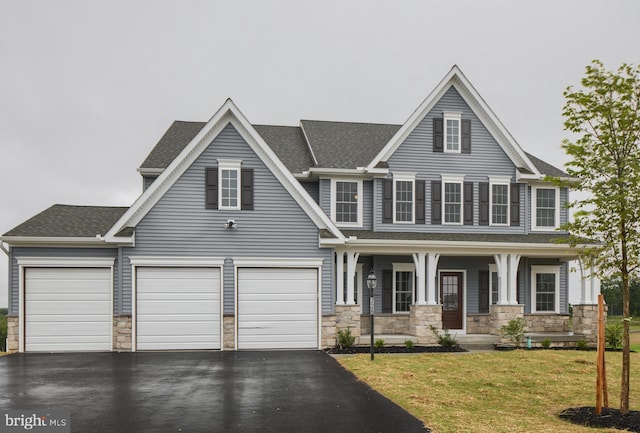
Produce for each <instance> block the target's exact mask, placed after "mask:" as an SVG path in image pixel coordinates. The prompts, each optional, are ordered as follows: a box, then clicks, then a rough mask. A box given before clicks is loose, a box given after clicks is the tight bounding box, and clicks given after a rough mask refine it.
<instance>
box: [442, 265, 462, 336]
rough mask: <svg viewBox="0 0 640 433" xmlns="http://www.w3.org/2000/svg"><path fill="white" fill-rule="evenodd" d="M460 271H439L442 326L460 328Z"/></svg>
mask: <svg viewBox="0 0 640 433" xmlns="http://www.w3.org/2000/svg"><path fill="white" fill-rule="evenodd" d="M463 278H464V275H463V273H462V272H442V273H440V299H441V301H442V327H443V328H444V329H462V311H463V305H462V280H463Z"/></svg>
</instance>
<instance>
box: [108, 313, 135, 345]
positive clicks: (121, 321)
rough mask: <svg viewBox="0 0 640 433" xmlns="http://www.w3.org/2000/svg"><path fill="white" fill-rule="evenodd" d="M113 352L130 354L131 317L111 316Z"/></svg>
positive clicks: (126, 315)
mask: <svg viewBox="0 0 640 433" xmlns="http://www.w3.org/2000/svg"><path fill="white" fill-rule="evenodd" d="M112 349H113V350H115V351H117V352H131V349H132V340H131V315H130V314H124V315H119V316H113V347H112Z"/></svg>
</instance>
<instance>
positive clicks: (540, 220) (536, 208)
mask: <svg viewBox="0 0 640 433" xmlns="http://www.w3.org/2000/svg"><path fill="white" fill-rule="evenodd" d="M531 195H532V201H533V206H532V208H533V215H532V218H531V219H532V225H533V227H532V230H554V229H556V228H557V227H559V225H560V217H559V215H560V209H559V207H560V206H559V198H560V190H559V189H558V188H545V187H533V188H532V194H531Z"/></svg>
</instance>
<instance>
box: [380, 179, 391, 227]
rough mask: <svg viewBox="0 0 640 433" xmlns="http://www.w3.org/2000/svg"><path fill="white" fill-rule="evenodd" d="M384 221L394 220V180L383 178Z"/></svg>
mask: <svg viewBox="0 0 640 433" xmlns="http://www.w3.org/2000/svg"><path fill="white" fill-rule="evenodd" d="M382 222H383V223H392V222H393V180H391V179H383V180H382Z"/></svg>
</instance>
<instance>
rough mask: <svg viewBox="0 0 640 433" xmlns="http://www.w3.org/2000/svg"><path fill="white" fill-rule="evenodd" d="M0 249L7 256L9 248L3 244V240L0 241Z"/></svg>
mask: <svg viewBox="0 0 640 433" xmlns="http://www.w3.org/2000/svg"><path fill="white" fill-rule="evenodd" d="M0 250H2V251H3V252H4V253H5V254H6V255H7V256H9V250H7V249H6V248H5V246H4V242H2V241H0Z"/></svg>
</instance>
